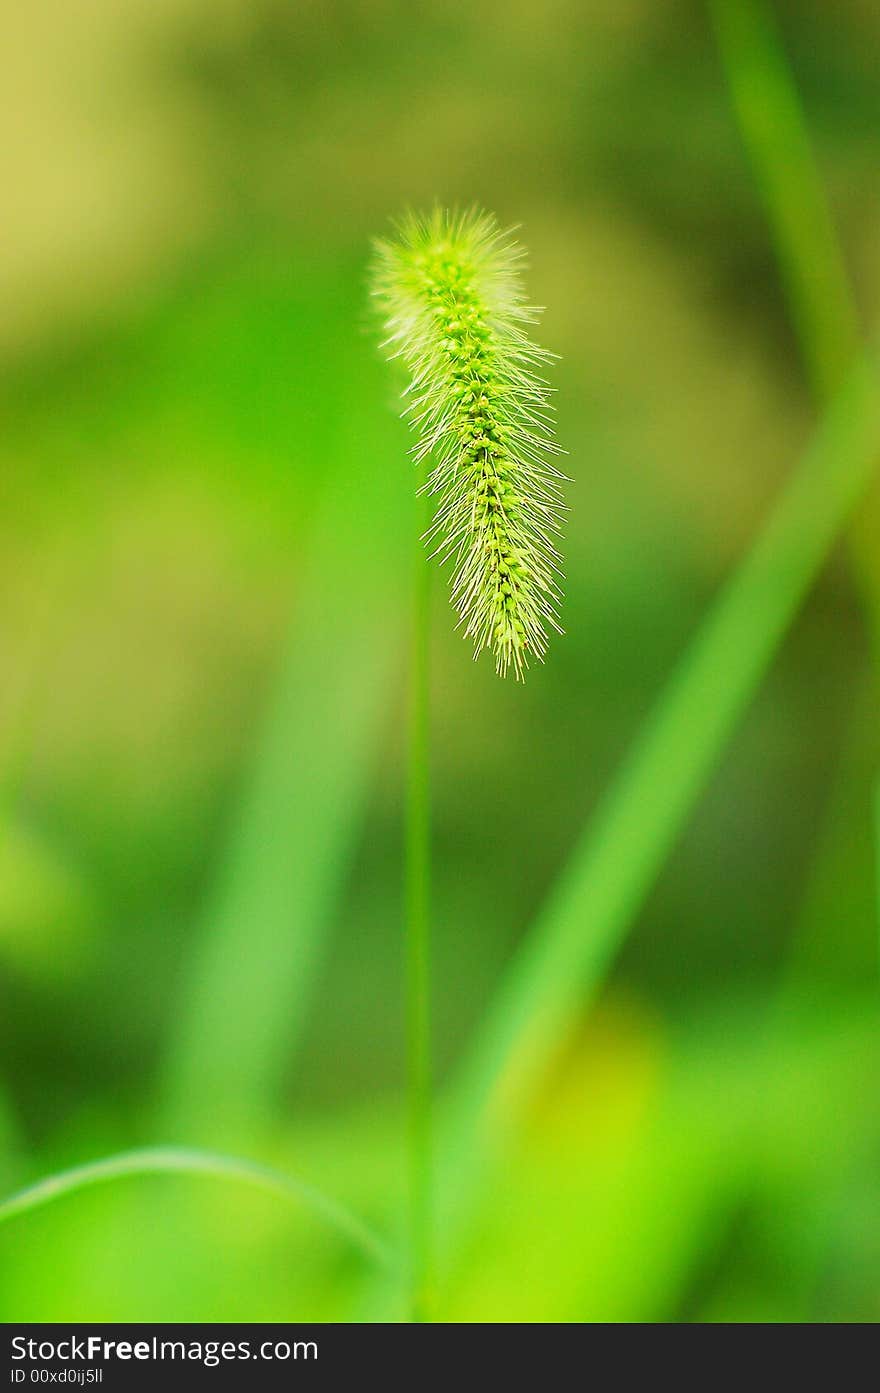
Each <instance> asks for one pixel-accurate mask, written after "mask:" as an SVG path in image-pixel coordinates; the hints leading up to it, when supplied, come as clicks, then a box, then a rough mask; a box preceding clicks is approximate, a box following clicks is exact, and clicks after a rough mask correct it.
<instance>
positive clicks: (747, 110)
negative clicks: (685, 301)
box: [710, 0, 860, 400]
mask: <svg viewBox="0 0 880 1393" xmlns="http://www.w3.org/2000/svg"><path fill="white" fill-rule="evenodd" d="M710 10H711V13H712V17H713V22H714V26H715V32H716V36H717V42H718V48H719V51H720V54H721V58H722V61H723V63H724V67H725V71H726V74H727V80H728V83H729V86H730V90H731V94H732V97H733V102H734V106H735V109H736V114H737V118H738V121H739V125H740V129H741V132H742V136H743V140H744V142H745V144H746V147H747V150H748V153H749V157H750V159H751V162H752V166H753V168H754V170H755V175H756V178H757V179H758V182H759V185H760V188H761V193H762V196H763V199H764V203H765V206H766V209H767V215H768V221H769V224H770V228H771V231H772V234H773V238H774V242H775V246H776V254H777V257H778V260H779V265H780V269H781V273H782V276H783V279H784V282H785V287H786V291H787V294H788V297H789V301H790V303H791V307H792V315H793V318H794V321H795V327H796V330H797V333H798V337H799V339H800V343H801V349H802V352H803V354H804V358H805V360H806V363H807V368H808V371H809V373H810V377H811V380H812V384H813V387H814V390H815V391H816V393H817V395H818V397H819V399H820V400H826V399H827V398H828V397H829V396H830V395H831V394H832V393H833V392H834V391H835V389H836V388H837V387H838V386H839V385H840V382H841V379H842V377H843V374H844V373H845V372H846V370H847V369H848V367H849V366H850V364H851V363H852V362H853V360H854V359H855V356H856V354H857V352H858V351H859V341H860V334H859V329H858V316H857V314H856V308H855V305H854V303H853V298H852V294H851V291H850V286H849V280H848V277H847V273H846V267H845V265H844V262H843V257H842V255H841V251H840V246H839V242H838V238H837V234H836V232H835V228H834V223H833V219H832V217H831V212H830V209H829V206H828V200H827V198H826V196H825V191H824V188H823V184H822V179H821V176H820V173H819V170H818V168H817V165H816V161H815V158H814V156H813V151H812V148H811V144H810V137H809V133H808V130H807V125H806V122H805V120H804V115H803V111H802V109H801V103H800V99H799V97H798V93H797V89H796V87H795V84H794V81H793V79H792V76H791V71H790V69H789V65H788V62H787V60H786V55H785V52H784V49H783V46H782V42H781V39H780V35H779V33H778V30H777V27H776V23H775V20H774V17H773V14H772V11H771V10H770V8H769V7H768V5H767V4H766V3H765V0H710Z"/></svg>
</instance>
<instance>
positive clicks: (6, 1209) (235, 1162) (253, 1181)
mask: <svg viewBox="0 0 880 1393" xmlns="http://www.w3.org/2000/svg"><path fill="white" fill-rule="evenodd" d="M162 1174H166V1175H198V1176H203V1177H207V1178H208V1179H214V1180H231V1181H235V1182H237V1183H239V1184H242V1185H250V1186H253V1187H255V1188H256V1189H258V1190H265V1191H266V1192H267V1193H269V1194H272V1195H276V1196H277V1197H278V1198H279V1199H282V1200H284V1201H285V1202H286V1203H288V1204H294V1205H296V1206H297V1207H300V1208H305V1209H307V1210H308V1211H309V1212H310V1213H311V1214H313V1215H315V1216H316V1218H318V1219H320V1220H321V1221H322V1222H323V1223H325V1224H328V1225H329V1226H330V1227H331V1228H333V1229H335V1230H336V1232H337V1233H339V1234H341V1235H342V1236H343V1237H345V1238H346V1239H348V1241H349V1242H350V1243H353V1244H354V1245H355V1247H357V1248H359V1249H360V1251H361V1252H362V1253H363V1254H364V1255H365V1256H366V1257H368V1258H369V1259H370V1260H371V1261H372V1262H378V1263H380V1264H381V1265H382V1266H385V1267H387V1266H390V1265H391V1257H390V1254H389V1253H388V1251H387V1249H386V1247H385V1245H384V1243H383V1242H382V1240H381V1239H380V1238H379V1237H378V1236H377V1235H376V1234H374V1233H373V1232H372V1231H371V1230H370V1229H369V1228H367V1226H366V1225H365V1224H363V1223H362V1222H361V1220H360V1219H358V1218H357V1217H356V1216H355V1215H354V1214H350V1213H349V1211H348V1210H347V1209H344V1208H343V1207H342V1206H341V1205H339V1204H337V1203H336V1201H335V1200H332V1199H329V1198H328V1197H327V1196H326V1195H323V1194H322V1193H321V1192H320V1190H315V1189H314V1188H313V1187H312V1186H311V1185H307V1184H305V1182H303V1181H301V1180H296V1179H294V1178H293V1177H292V1176H288V1175H284V1174H283V1173H282V1172H281V1171H276V1170H273V1169H272V1168H271V1167H270V1166H262V1165H259V1164H257V1163H256V1162H254V1161H244V1160H240V1159H239V1158H238V1157H234V1156H220V1155H217V1154H216V1153H214V1152H210V1151H193V1150H190V1149H188V1148H186V1147H171V1146H168V1147H163V1146H160V1147H145V1148H144V1149H143V1150H138V1151H123V1152H120V1154H119V1155H117V1156H106V1157H103V1158H102V1159H101V1160H99V1161H91V1162H89V1163H88V1164H86V1165H83V1166H73V1167H71V1169H70V1170H65V1171H59V1172H58V1173H57V1174H56V1175H52V1176H49V1177H47V1178H46V1179H45V1180H39V1181H37V1183H36V1184H35V1185H29V1186H27V1187H26V1188H25V1189H24V1190H19V1191H17V1192H16V1193H15V1194H14V1195H10V1196H8V1197H7V1199H5V1200H2V1201H0V1223H2V1222H3V1221H4V1220H7V1219H12V1218H15V1217H16V1216H17V1215H19V1214H26V1213H27V1212H28V1211H29V1210H32V1209H39V1208H40V1207H41V1206H42V1205H44V1204H51V1203H52V1202H53V1200H56V1199H60V1198H62V1197H63V1196H64V1195H69V1194H73V1193H75V1192H76V1191H77V1190H83V1189H86V1188H88V1187H89V1186H91V1185H104V1184H107V1183H108V1182H109V1181H112V1180H122V1179H124V1178H125V1177H126V1176H132V1175H162Z"/></svg>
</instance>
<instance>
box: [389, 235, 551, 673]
mask: <svg viewBox="0 0 880 1393" xmlns="http://www.w3.org/2000/svg"><path fill="white" fill-rule="evenodd" d="M523 255H524V253H523V250H522V248H521V247H519V246H518V245H517V244H516V242H515V241H514V240H513V237H512V235H511V234H510V233H505V232H500V231H499V229H498V226H497V224H496V222H495V219H494V218H493V217H491V216H489V215H488V214H486V213H482V212H479V211H478V210H473V211H471V212H468V213H462V214H449V213H446V212H443V211H442V210H440V209H435V211H434V212H433V213H431V214H430V215H429V216H428V217H424V218H420V217H415V216H410V217H408V218H407V219H406V220H405V221H404V222H403V223H402V224H401V226H400V229H399V235H398V239H397V240H396V241H394V242H389V241H380V242H378V243H377V244H376V256H375V263H374V268H373V294H374V296H375V297H376V300H377V301H378V304H379V306H380V309H381V312H382V315H383V318H384V322H385V329H386V332H387V335H388V337H387V339H386V342H385V345H384V346H385V349H386V351H387V352H388V354H389V356H391V357H397V356H398V355H399V356H400V357H401V358H402V360H403V363H404V365H405V367H406V369H407V371H408V373H409V374H410V379H411V380H410V384H409V387H408V389H407V394H408V396H409V398H410V401H409V404H408V407H407V414H408V415H409V416H410V417H411V419H412V421H413V423H414V425H415V428H416V430H417V431H418V436H419V439H418V444H417V445H416V447H415V456H416V459H417V460H421V459H423V458H425V457H426V456H429V455H430V456H432V457H433V459H434V468H433V472H432V473H431V475H430V478H429V481H428V488H429V490H430V492H431V493H432V494H433V495H436V498H437V507H436V513H435V517H434V522H433V525H432V527H431V529H430V532H429V534H428V535H429V537H430V538H433V539H436V540H437V543H438V545H437V554H438V556H439V557H440V559H441V561H446V560H451V561H452V564H453V576H452V582H451V596H452V603H453V605H454V607H455V609H456V610H457V612H458V614H459V617H460V621H461V624H462V625H463V627H464V632H465V635H466V637H468V638H470V639H472V640H473V643H474V652H475V656H476V654H477V653H479V652H480V650H481V649H483V648H491V649H492V651H493V652H494V654H495V662H496V667H497V670H498V672H499V673H501V674H504V673H506V672H507V671H508V670H509V669H513V671H514V673H515V674H516V676H517V677H522V675H523V669H524V667H526V666H527V665H528V661H529V657H530V656H534V657H537V658H543V656H544V652H545V650H546V646H547V632H546V631H547V628H548V627H549V628H552V629H556V630H559V623H558V604H559V596H560V591H559V584H558V579H557V578H558V576H559V573H560V572H559V555H558V553H557V551H556V548H555V546H554V544H553V534H554V533H556V532H557V531H558V530H559V518H560V514H561V511H562V506H563V505H562V495H561V491H560V487H559V481H560V479H561V478H562V477H563V476H562V475H561V474H560V473H559V471H558V470H557V469H556V468H554V466H553V465H552V464H551V463H550V458H549V457H550V456H552V455H553V454H555V453H557V452H558V447H557V446H556V445H555V444H554V443H553V440H552V437H551V434H550V424H549V416H548V409H549V402H548V389H547V387H546V385H545V383H544V381H543V379H542V378H540V377H539V376H538V375H537V369H538V368H540V367H542V366H543V365H544V364H545V363H546V362H547V361H548V359H549V358H550V357H551V355H550V354H548V353H547V352H545V350H544V349H541V348H538V347H537V346H536V345H535V344H534V343H532V342H531V340H530V339H529V337H528V335H527V333H526V329H527V328H528V326H529V325H531V324H533V323H534V322H535V320H536V318H537V311H535V310H533V309H531V308H529V306H528V305H527V303H526V299H525V294H524V291H523V288H522V284H521V279H520V274H519V271H520V266H521V263H522V259H523Z"/></svg>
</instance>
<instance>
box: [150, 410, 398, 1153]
mask: <svg viewBox="0 0 880 1393" xmlns="http://www.w3.org/2000/svg"><path fill="white" fill-rule="evenodd" d="M361 420H363V417H361ZM372 444H373V443H372V442H370V441H369V440H365V439H364V428H363V426H362V427H361V430H360V433H359V438H358V440H357V441H356V442H354V445H353V447H352V448H351V450H350V451H349V453H348V457H347V458H346V460H345V463H344V465H343V466H342V467H341V468H340V470H339V474H338V476H337V478H336V480H335V481H334V482H333V483H332V484H331V485H330V486H329V487H328V492H327V496H326V497H325V500H324V504H323V507H322V520H321V522H320V523H319V524H318V525H317V526H316V531H315V543H314V546H313V551H312V559H311V563H310V565H309V566H308V567H307V568H306V575H305V578H304V580H303V582H302V584H301V586H300V590H299V594H298V597H297V615H296V618H295V621H294V625H293V629H292V633H291V638H290V642H289V648H288V652H287V655H286V658H285V660H284V663H283V665H282V670H281V672H280V674H279V677H278V681H277V689H276V692H275V696H274V700H273V703H272V706H271V709H270V712H269V716H268V719H267V724H266V728H265V730H264V733H263V738H262V741H261V743H260V746H259V748H258V751H257V755H256V761H255V765H254V768H253V770H252V773H251V777H250V781H249V787H248V788H247V789H246V792H245V796H244V799H243V802H242V806H241V810H240V814H239V818H238V823H237V826H236V828H235V829H234V834H233V837H232V843H231V846H230V848H229V851H228V853H227V855H226V858H225V861H224V864H223V865H222V867H221V870H220V875H219V880H218V883H217V884H216V885H215V887H214V891H213V894H212V896H211V897H210V899H209V903H208V906H207V910H206V914H205V918H204V922H203V925H202V929H201V936H200V939H199V941H198V943H197V946H196V950H195V953H194V958H193V961H192V962H191V964H190V965H189V969H188V977H187V983H186V990H185V994H184V1000H183V1001H182V1003H181V1006H180V1009H179V1012H178V1021H177V1026H176V1036H175V1038H173V1043H172V1048H171V1051H170V1055H169V1058H168V1060H167V1064H166V1076H165V1079H164V1099H163V1108H162V1115H161V1119H160V1124H159V1125H160V1128H161V1130H162V1132H163V1133H164V1134H165V1135H168V1134H169V1132H170V1134H171V1136H172V1137H173V1138H174V1139H175V1140H187V1141H196V1142H199V1143H206V1142H208V1143H211V1144H222V1145H226V1144H228V1143H229V1140H230V1139H231V1138H234V1139H235V1143H236V1145H240V1144H241V1141H242V1138H245V1139H249V1138H252V1137H256V1135H257V1133H258V1132H259V1130H260V1128H261V1126H262V1124H263V1123H264V1122H265V1120H266V1118H267V1117H269V1116H271V1115H272V1112H273V1109H274V1108H275V1107H276V1105H277V1099H278V1094H279V1092H280V1089H281V1084H282V1080H283V1074H284V1069H285V1065H286V1062H287V1060H288V1059H289V1058H290V1056H291V1052H292V1050H293V1047H294V1046H295V1044H296V1043H297V1040H298V1036H299V1034H300V1033H301V1031H302V1028H303V1024H304V1021H305V1017H306V1012H307V1010H308V1008H309V1006H310V1004H311V998H312V991H313V986H314V983H315V980H316V976H317V972H318V969H319V967H320V964H321V962H322V956H323V951H324V947H325V944H326V941H327V937H328V933H329V928H330V925H331V922H332V916H333V910H334V907H335V905H336V903H337V902H338V900H339V898H340V897H341V894H342V891H343V889H344V886H345V875H346V869H347V866H348V863H349V860H350V857H351V854H352V851H353V847H354V843H355V839H356V836H357V832H358V829H359V827H360V824H361V820H362V815H363V809H364V805H365V801H366V796H367V791H368V786H369V777H370V772H371V767H372V762H373V759H374V756H375V751H376V744H377V736H378V731H379V728H380V722H381V718H382V715H383V713H384V711H385V709H386V707H387V695H388V692H389V688H390V683H391V680H392V677H393V675H394V672H395V664H396V658H397V654H398V650H399V646H400V633H399V623H398V620H399V613H398V611H399V608H400V596H399V595H398V594H397V592H396V590H395V588H394V580H395V578H396V576H397V575H399V573H400V554H401V551H402V548H403V538H404V537H405V536H406V530H405V526H403V525H401V521H400V519H401V507H402V506H403V502H404V500H405V499H406V494H405V492H404V490H405V487H406V484H407V482H408V481H407V480H406V478H405V471H403V470H401V471H399V474H400V479H399V482H398V481H397V479H396V476H395V475H394V473H393V471H391V470H387V469H382V468H379V467H378V465H377V464H376V465H373V464H371V465H370V467H368V468H367V467H365V466H364V464H363V458H364V452H365V451H366V453H367V456H368V457H370V451H371V446H372ZM373 448H376V449H377V450H378V449H380V448H381V446H380V447H376V446H373ZM361 510H363V511H361ZM364 517H367V518H369V519H370V526H369V527H366V526H365V525H364V521H363V519H364ZM355 579H356V581H357V594H356V597H355V598H354V600H353V594H352V585H353V581H354V580H355ZM398 588H399V587H398Z"/></svg>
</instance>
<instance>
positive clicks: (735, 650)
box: [441, 360, 880, 1228]
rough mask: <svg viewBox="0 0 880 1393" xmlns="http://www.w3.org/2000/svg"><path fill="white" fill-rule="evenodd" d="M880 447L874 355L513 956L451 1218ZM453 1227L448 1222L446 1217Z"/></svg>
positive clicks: (637, 897)
mask: <svg viewBox="0 0 880 1393" xmlns="http://www.w3.org/2000/svg"><path fill="white" fill-rule="evenodd" d="M878 450H880V393H878V375H877V365H876V363H875V362H874V361H873V360H870V361H867V362H865V361H860V362H859V364H858V366H857V368H856V369H855V370H854V371H853V373H852V374H851V376H850V377H849V378H848V380H847V384H846V386H845V389H844V390H843V391H842V392H841V393H840V395H839V397H838V399H837V400H836V402H835V406H834V409H833V410H832V411H831V412H829V413H828V415H827V417H826V419H825V421H824V423H823V426H822V428H821V430H820V432H819V433H818V435H817V437H816V438H815V440H814V442H813V443H812V445H811V447H810V448H809V449H808V451H807V453H806V456H805V458H804V459H803V461H802V463H801V464H800V466H799V468H798V469H797V471H796V473H795V474H794V476H793V478H792V479H791V481H790V482H789V484H788V486H787V488H786V490H785V492H784V494H783V496H782V498H781V500H780V502H779V504H778V505H777V507H776V510H775V512H774V513H773V514H772V516H771V518H770V520H769V522H768V524H767V525H766V526H765V528H764V531H763V533H762V534H761V535H760V537H759V538H758V540H757V542H756V544H755V546H754V548H753V550H752V551H751V552H750V554H749V555H748V556H747V557H746V558H745V560H744V561H743V562H742V563H741V565H740V567H739V569H738V571H737V572H736V574H735V575H734V576H733V578H732V579H731V580H730V581H729V583H728V584H727V586H726V588H725V590H724V591H723V593H722V594H721V596H720V598H719V599H718V601H717V602H716V604H715V607H714V609H713V610H712V611H711V613H710V614H709V616H708V618H707V619H706V621H705V622H704V624H703V627H702V629H701V630H700V632H699V633H698V634H697V636H696V638H695V639H694V640H693V642H692V643H691V645H690V647H689V649H688V651H687V652H686V654H685V656H684V658H683V659H682V661H681V663H680V665H679V667H678V669H677V671H676V672H675V673H674V674H673V677H672V679H671V681H670V683H669V685H668V686H667V688H666V690H665V691H664V693H663V694H662V696H661V697H660V700H659V702H658V704H657V707H656V709H655V711H654V713H653V715H652V716H651V717H650V718H649V719H648V721H647V723H646V724H645V726H644V727H643V729H642V731H641V733H640V734H639V736H638V738H637V740H636V743H635V746H634V748H633V750H632V752H631V754H630V755H629V757H628V759H627V760H626V762H625V764H624V767H623V769H622V770H621V771H620V774H619V775H618V776H617V778H616V780H615V782H614V784H613V786H612V788H611V789H610V791H609V793H608V795H607V796H606V798H605V800H604V802H603V803H602V804H601V806H600V808H599V809H598V812H597V814H596V815H595V817H594V818H592V819H591V821H590V823H589V824H588V826H587V828H586V830H585V832H584V834H583V836H582V838H581V841H580V843H579V844H578V845H577V846H576V848H575V850H574V853H573V855H572V857H571V859H570V861H569V863H568V866H567V867H566V869H565V871H564V872H563V874H562V875H561V877H560V879H559V881H558V882H557V884H556V885H555V887H554V888H553V890H552V892H551V894H550V896H549V898H548V900H547V902H546V905H545V906H544V909H543V910H542V912H541V913H540V914H539V916H538V919H537V921H536V923H535V924H534V926H533V927H532V929H531V931H530V932H529V934H528V936H527V937H526V939H525V941H524V942H523V944H522V946H521V947H520V949H519V951H518V952H517V953H516V955H515V958H514V960H513V962H512V963H511V965H510V967H509V969H508V971H507V973H506V975H505V977H504V979H503V981H502V983H501V986H500V989H499V990H498V992H497V995H496V997H495V999H494V1001H493V1002H492V1003H491V1005H490V1008H489V1010H488V1011H487V1013H486V1016H485V1018H484V1021H483V1024H482V1026H481V1027H480V1029H479V1031H478V1034H477V1038H476V1040H475V1042H474V1044H473V1046H472V1047H471V1049H470V1051H469V1052H468V1053H467V1055H466V1057H465V1059H464V1061H463V1063H462V1065H461V1067H460V1069H459V1073H458V1075H457V1078H456V1079H455V1081H454V1084H453V1088H452V1091H451V1095H450V1098H449V1111H448V1113H447V1115H446V1124H447V1133H446V1149H445V1153H444V1165H443V1171H442V1175H441V1198H442V1204H443V1210H444V1213H443V1215H442V1218H443V1219H445V1220H448V1219H449V1218H451V1217H453V1216H454V1215H455V1213H456V1211H457V1209H458V1206H459V1204H460V1203H461V1202H462V1200H463V1199H464V1198H466V1196H467V1190H468V1187H469V1184H470V1183H471V1182H472V1181H473V1180H474V1178H475V1176H476V1174H477V1173H478V1170H479V1167H480V1164H481V1162H482V1160H483V1159H484V1157H485V1154H486V1151H487V1149H491V1146H492V1145H493V1144H497V1143H498V1142H499V1141H500V1139H501V1138H502V1136H503V1132H504V1129H505V1126H506V1125H508V1124H509V1123H510V1122H511V1121H512V1119H513V1116H514V1114H515V1111H516V1110H517V1108H518V1106H519V1105H520V1103H521V1102H522V1098H523V1096H524V1095H525V1094H527V1092H528V1091H529V1089H530V1088H531V1087H533V1086H534V1083H535V1081H536V1079H538V1078H539V1077H540V1076H541V1073H542V1071H543V1070H544V1069H545V1068H546V1065H547V1062H548V1059H549V1057H550V1056H551V1055H552V1052H553V1050H554V1049H555V1048H557V1047H558V1046H559V1044H560V1042H561V1041H562V1040H563V1039H564V1038H565V1035H566V1033H567V1032H568V1030H569V1028H570V1026H571V1024H572V1021H573V1019H574V1018H575V1017H576V1016H577V1014H578V1012H580V1011H581V1010H582V1009H583V1007H584V1004H585V1002H586V1001H587V1000H588V998H589V997H590V995H591V994H594V993H595V992H596V990H597V989H598V987H599V985H600V983H601V981H602V979H603V977H604V975H605V973H606V972H607V969H608V965H609V962H610V960H611V958H612V955H613V954H614V953H615V952H616V951H617V949H618V948H619V947H620V944H621V943H622V941H623V939H624V937H625V935H626V933H627V931H628V930H629V928H630V927H631V925H632V923H633V920H634V918H635V916H636V914H637V913H638V911H639V908H640V906H641V904H642V901H643V900H644V898H645V895H646V894H647V892H648V890H649V888H650V886H651V883H652V881H653V880H654V878H655V877H656V875H657V873H658V871H659V870H660V868H661V866H662V865H663V862H664V860H665V858H666V857H667V855H668V854H669V852H670V850H671V849H672V847H673V845H674V843H675V840H676V838H677V837H678V835H679V833H680V832H681V829H682V827H683V825H684V823H685V820H686V819H687V817H688V815H689V814H690V812H691V811H692V809H693V807H694V805H695V803H696V801H697V799H698V798H699V796H700V793H701V792H702V790H703V788H704V787H705V784H706V782H707V780H708V778H709V775H710V774H711V772H712V770H713V768H714V766H715V764H716V762H717V760H718V758H719V756H720V754H721V752H722V750H723V748H724V745H725V743H726V742H727V740H728V739H729V737H730V735H731V733H732V731H733V728H734V726H735V724H736V722H737V721H738V719H739V717H740V716H741V715H742V713H743V711H744V709H745V707H746V705H747V703H748V702H749V700H750V699H751V697H752V695H753V694H754V692H755V689H756V688H757V686H758V684H759V682H760V681H761V678H762V676H763V675H764V673H765V671H766V669H767V666H768V664H769V662H770V660H771V658H772V656H773V654H774V652H775V650H776V648H777V646H778V644H779V642H780V640H781V638H782V636H783V634H784V633H785V630H786V628H787V626H788V624H789V623H790V621H791V619H792V617H793V616H794V614H795V611H796V609H797V607H798V605H799V604H800V602H801V600H802V599H803V598H804V595H805V594H806V591H807V589H808V587H809V585H810V583H811V582H812V581H813V579H814V577H815V575H816V573H817V571H818V569H819V567H820V566H821V564H822V562H823V560H824V559H825V557H826V555H827V553H828V550H829V548H830V546H831V544H832V542H833V541H834V539H835V537H836V536H837V534H838V532H839V531H840V529H841V527H842V525H843V523H844V522H845V520H846V517H847V515H848V513H849V511H850V509H851V508H852V507H853V505H854V504H855V502H856V501H857V499H858V498H859V496H860V495H861V493H862V492H863V490H864V489H865V487H866V486H867V484H868V481H869V479H870V477H871V473H872V470H873V465H874V462H875V460H876V458H877V455H878ZM441 1228H442V1223H441Z"/></svg>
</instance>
